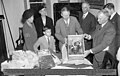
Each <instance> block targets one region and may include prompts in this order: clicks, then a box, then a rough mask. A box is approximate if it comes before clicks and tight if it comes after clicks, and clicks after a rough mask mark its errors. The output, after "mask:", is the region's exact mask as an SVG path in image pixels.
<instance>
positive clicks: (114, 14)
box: [110, 12, 116, 20]
mask: <svg viewBox="0 0 120 76" xmlns="http://www.w3.org/2000/svg"><path fill="white" fill-rule="evenodd" d="M115 14H116V12H114V13H113V14H112V15H111V16H110V20H111V19H112V18H113V17H114V15H115Z"/></svg>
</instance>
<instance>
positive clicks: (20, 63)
mask: <svg viewBox="0 0 120 76" xmlns="http://www.w3.org/2000/svg"><path fill="white" fill-rule="evenodd" d="M5 66H6V67H5ZM34 66H38V56H37V55H36V54H35V53H34V52H32V51H30V50H28V51H22V50H19V51H14V52H13V55H12V60H11V61H9V62H6V61H5V62H3V63H2V64H1V67H2V69H7V68H8V69H32V68H34Z"/></svg>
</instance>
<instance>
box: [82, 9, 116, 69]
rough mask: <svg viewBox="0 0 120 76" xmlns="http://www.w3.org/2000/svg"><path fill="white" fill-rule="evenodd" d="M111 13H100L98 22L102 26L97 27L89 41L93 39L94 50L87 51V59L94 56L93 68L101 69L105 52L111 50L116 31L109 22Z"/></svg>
mask: <svg viewBox="0 0 120 76" xmlns="http://www.w3.org/2000/svg"><path fill="white" fill-rule="evenodd" d="M108 18H109V13H108V11H107V10H101V11H99V12H98V22H99V24H100V25H97V26H96V30H95V32H94V33H93V34H92V35H91V36H90V35H87V37H88V39H91V38H92V39H93V48H92V49H90V50H87V51H85V54H84V56H85V57H86V56H87V55H89V54H90V53H93V54H94V58H93V67H94V68H101V65H102V62H103V58H104V55H105V51H108V52H109V48H110V46H111V44H112V42H113V39H114V37H115V34H116V31H115V28H114V26H113V24H112V23H111V22H109V21H108Z"/></svg>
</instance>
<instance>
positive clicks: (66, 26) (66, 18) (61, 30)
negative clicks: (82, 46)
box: [55, 6, 83, 49]
mask: <svg viewBox="0 0 120 76" xmlns="http://www.w3.org/2000/svg"><path fill="white" fill-rule="evenodd" d="M61 16H62V18H60V19H59V20H58V21H57V22H56V26H55V31H56V32H55V36H56V38H57V39H58V40H59V48H60V49H61V47H62V45H63V44H65V42H66V40H67V36H68V35H76V34H82V33H83V31H82V29H81V27H80V24H79V22H78V20H77V19H76V18H75V17H73V16H70V8H69V6H64V7H63V8H62V9H61Z"/></svg>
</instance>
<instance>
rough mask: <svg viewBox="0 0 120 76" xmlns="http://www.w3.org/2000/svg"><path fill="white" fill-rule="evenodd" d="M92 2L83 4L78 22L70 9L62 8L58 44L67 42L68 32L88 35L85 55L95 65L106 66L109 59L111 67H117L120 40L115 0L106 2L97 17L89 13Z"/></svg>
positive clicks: (119, 18) (57, 24) (57, 31)
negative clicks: (71, 14)
mask: <svg viewBox="0 0 120 76" xmlns="http://www.w3.org/2000/svg"><path fill="white" fill-rule="evenodd" d="M89 10H90V5H89V4H88V3H87V2H84V3H82V12H83V13H82V16H81V17H80V18H79V19H80V20H79V21H78V20H77V19H76V18H75V17H73V16H70V9H69V7H68V6H65V7H63V8H62V9H61V16H62V18H60V19H59V20H58V21H57V22H56V25H55V36H56V38H57V39H58V40H59V47H60V49H61V47H62V45H63V44H64V43H65V42H66V38H67V35H76V33H77V34H84V35H85V50H86V51H85V53H84V56H85V57H86V58H87V59H88V60H90V61H91V62H92V63H93V66H94V68H102V69H104V68H106V67H107V66H106V64H107V62H108V61H110V63H111V67H110V68H113V69H115V68H117V67H116V65H117V64H116V62H117V60H116V53H117V50H118V48H119V45H120V44H119V43H120V41H119V40H120V39H119V38H120V25H119V22H120V16H119V15H118V13H117V12H115V10H114V5H113V4H112V3H108V4H106V5H105V6H104V7H103V9H102V10H100V11H99V12H98V14H97V18H96V17H95V16H94V15H92V14H91V13H90V12H89Z"/></svg>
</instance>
